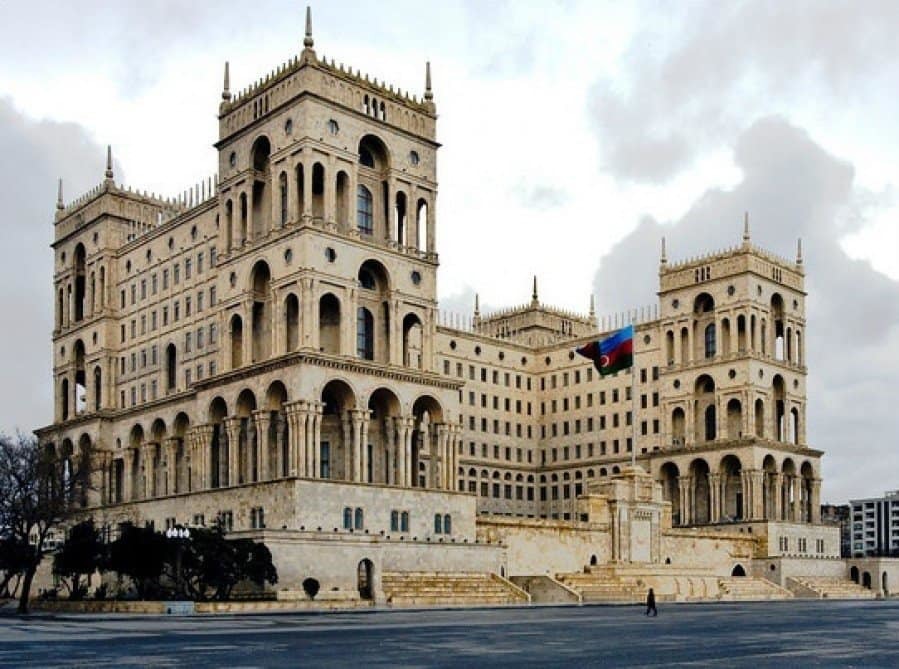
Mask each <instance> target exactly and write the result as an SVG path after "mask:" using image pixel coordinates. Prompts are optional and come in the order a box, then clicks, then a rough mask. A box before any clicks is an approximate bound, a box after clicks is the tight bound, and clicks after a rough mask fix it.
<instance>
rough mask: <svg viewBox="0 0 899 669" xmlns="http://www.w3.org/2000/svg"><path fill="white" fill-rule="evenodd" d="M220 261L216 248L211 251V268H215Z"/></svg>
mask: <svg viewBox="0 0 899 669" xmlns="http://www.w3.org/2000/svg"><path fill="white" fill-rule="evenodd" d="M217 259H218V255H217V251H216V249H215V247H214V246H213V247H212V248H210V249H209V266H210V267H215V264H216V260H217Z"/></svg>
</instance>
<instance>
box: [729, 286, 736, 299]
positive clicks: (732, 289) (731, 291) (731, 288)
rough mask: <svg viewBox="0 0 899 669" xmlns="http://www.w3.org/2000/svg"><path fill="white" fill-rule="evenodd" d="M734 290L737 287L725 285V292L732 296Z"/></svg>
mask: <svg viewBox="0 0 899 669" xmlns="http://www.w3.org/2000/svg"><path fill="white" fill-rule="evenodd" d="M736 292H737V289H736V288H734V287H733V286H728V287H727V294H728V295H730V296H731V297H733V296H734V293H736Z"/></svg>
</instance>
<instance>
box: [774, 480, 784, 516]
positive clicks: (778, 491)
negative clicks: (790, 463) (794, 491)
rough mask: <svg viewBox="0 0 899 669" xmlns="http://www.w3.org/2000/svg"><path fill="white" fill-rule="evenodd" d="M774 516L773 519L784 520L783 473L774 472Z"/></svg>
mask: <svg viewBox="0 0 899 669" xmlns="http://www.w3.org/2000/svg"><path fill="white" fill-rule="evenodd" d="M772 478H773V479H774V484H773V488H774V495H772V497H773V498H774V500H773V501H774V518H773V519H772V520H783V474H780V473H778V474H774V476H773V477H772Z"/></svg>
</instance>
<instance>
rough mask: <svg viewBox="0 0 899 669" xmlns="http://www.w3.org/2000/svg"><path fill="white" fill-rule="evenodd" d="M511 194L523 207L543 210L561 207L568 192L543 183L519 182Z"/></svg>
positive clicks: (566, 198)
mask: <svg viewBox="0 0 899 669" xmlns="http://www.w3.org/2000/svg"><path fill="white" fill-rule="evenodd" d="M512 195H513V196H514V197H515V199H517V200H518V201H519V202H520V203H521V204H522V205H523V206H524V207H527V208H529V209H538V210H541V211H545V210H547V209H555V208H556V207H561V206H562V205H563V204H565V203H566V202H567V201H568V193H567V192H565V191H564V190H563V189H561V188H555V187H553V186H543V185H536V186H535V185H531V184H527V183H525V182H519V183H518V184H517V185H516V186H515V188H514V189H513V193H512Z"/></svg>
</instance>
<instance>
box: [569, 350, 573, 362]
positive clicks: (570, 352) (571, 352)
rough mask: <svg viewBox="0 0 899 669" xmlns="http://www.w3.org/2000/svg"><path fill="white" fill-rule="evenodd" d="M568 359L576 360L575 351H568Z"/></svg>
mask: <svg viewBox="0 0 899 669" xmlns="http://www.w3.org/2000/svg"><path fill="white" fill-rule="evenodd" d="M568 359H569V360H574V351H568Z"/></svg>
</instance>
